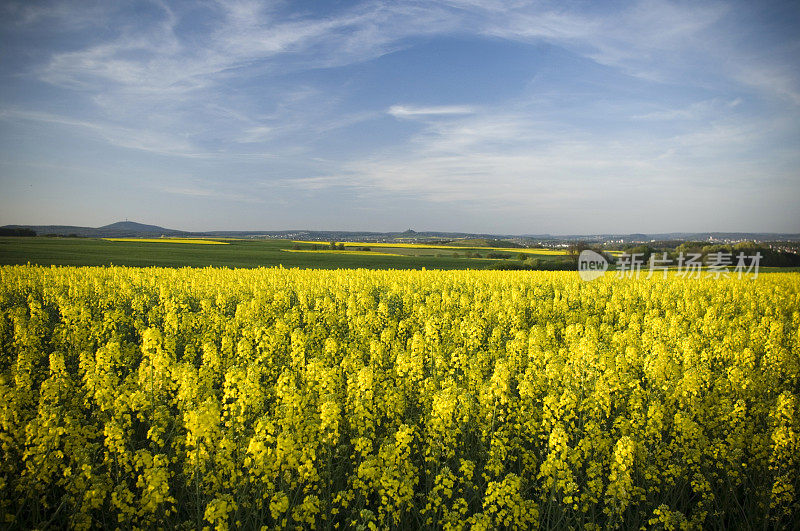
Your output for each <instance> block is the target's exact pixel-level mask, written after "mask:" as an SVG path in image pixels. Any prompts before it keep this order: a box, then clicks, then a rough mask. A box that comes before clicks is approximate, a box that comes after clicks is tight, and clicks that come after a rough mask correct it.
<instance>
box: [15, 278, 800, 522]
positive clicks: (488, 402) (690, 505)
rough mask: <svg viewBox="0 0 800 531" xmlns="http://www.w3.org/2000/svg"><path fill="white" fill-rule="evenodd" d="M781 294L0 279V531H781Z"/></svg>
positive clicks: (791, 513)
mask: <svg viewBox="0 0 800 531" xmlns="http://www.w3.org/2000/svg"><path fill="white" fill-rule="evenodd" d="M799 396H800V275H799V274H792V273H790V274H763V275H761V276H760V277H759V278H758V279H757V280H737V279H720V280H713V279H701V280H687V279H675V278H670V279H666V280H664V279H650V280H645V279H616V278H607V279H600V280H596V281H594V282H591V283H585V282H581V281H580V280H579V279H578V277H577V275H576V274H574V273H569V272H564V273H561V272H534V273H528V272H525V273H521V272H501V271H491V272H490V271H486V272H474V271H471V272H470V271H451V272H441V271H404V272H399V271H362V270H351V271H308V270H285V269H260V270H225V269H199V270H198V269H194V270H192V269H177V270H176V269H134V268H120V267H110V268H49V269H48V268H39V267H31V266H21V267H2V268H0V521H2V522H3V523H2V524H0V525H3V526H11V527H24V528H34V527H36V528H44V527H48V526H50V527H64V526H69V527H76V528H90V527H110V528H114V527H120V528H123V529H127V528H137V527H138V528H151V527H164V528H190V529H193V528H203V527H206V526H208V527H210V528H216V529H226V528H228V527H229V526H232V527H244V528H262V526H266V527H267V528H284V527H288V528H327V529H336V528H338V529H343V528H359V529H376V528H409V527H411V528H431V529H438V528H442V529H461V528H473V529H487V528H510V529H529V528H535V527H539V526H540V527H575V528H589V529H591V528H601V527H602V528H605V527H624V528H634V527H636V528H639V527H642V526H645V527H648V528H661V529H685V528H701V527H718V528H723V527H725V528H727V527H765V526H767V527H781V526H789V525H791V523H792V522H793V521H794V520H793V518H795V517H796V516H797V514H798V512H800V511H798V509H800V504H798V500H799V499H800V493H798V488H800V472H798V471H799V470H800V441H799V440H798V434H799V433H800V403H798V397H799Z"/></svg>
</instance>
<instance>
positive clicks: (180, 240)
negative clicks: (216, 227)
mask: <svg viewBox="0 0 800 531" xmlns="http://www.w3.org/2000/svg"><path fill="white" fill-rule="evenodd" d="M103 239H104V240H106V241H109V242H134V243H196V244H198V245H229V244H228V242H218V241H215V240H203V239H200V238H103Z"/></svg>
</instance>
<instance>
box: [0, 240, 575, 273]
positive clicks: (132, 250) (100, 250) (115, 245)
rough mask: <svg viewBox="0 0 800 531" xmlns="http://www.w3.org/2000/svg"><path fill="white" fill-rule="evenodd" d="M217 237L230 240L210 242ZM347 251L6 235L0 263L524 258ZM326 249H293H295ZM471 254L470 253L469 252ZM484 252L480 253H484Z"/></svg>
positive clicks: (471, 264) (456, 265)
mask: <svg viewBox="0 0 800 531" xmlns="http://www.w3.org/2000/svg"><path fill="white" fill-rule="evenodd" d="M209 240H217V241H219V242H224V243H226V244H227V245H207V244H203V242H208V241H209ZM358 245H359V247H353V244H348V247H347V248H346V249H345V250H337V251H330V250H329V249H330V247H329V245H328V244H327V243H326V242H319V243H316V244H313V243H307V242H303V243H298V242H293V241H291V240H236V239H215V238H204V239H203V240H199V241H198V242H197V245H194V244H192V243H188V242H187V240H186V239H180V240H175V241H170V240H169V239H163V240H160V239H159V240H154V239H141V240H137V239H133V238H130V239H129V238H126V239H124V240H117V241H110V240H105V239H96V238H63V237H56V238H50V237H35V238H34V237H31V238H18V237H8V238H0V265H15V264H27V263H31V264H36V265H43V266H51V265H56V266H59V265H65V266H102V265H112V264H113V265H121V266H134V267H148V266H158V267H209V266H212V267H248V268H253V267H277V266H283V267H287V268H290V267H303V268H315V269H340V268H367V269H421V268H423V267H424V268H427V269H485V268H487V267H490V266H492V265H496V264H497V263H499V262H504V261H506V262H517V263H520V262H519V251H517V250H515V249H508V250H504V251H505V252H503V254H504V255H507V256H508V257H509V258H507V259H497V258H488V257H487V254H489V253H491V252H496V251H494V250H492V249H486V248H479V247H475V248H459V249H442V248H436V247H434V246H431V247H426V246H424V245H408V246H407V247H391V248H389V247H382V246H380V244H376V245H375V247H374V248H370V251H364V250H362V248H361V246H363V247H369V246H370V244H369V243H363V244H358ZM298 250H303V251H314V250H319V251H320V252H293V251H298ZM467 255H469V257H468V256H467ZM478 255H479V256H480V257H478ZM525 256H526V257H529V258H540V259H542V260H558V259H562V258H563V257H560V256H554V255H552V254H541V255H540V254H534V253H532V252H531V251H530V250H527V252H526V253H525Z"/></svg>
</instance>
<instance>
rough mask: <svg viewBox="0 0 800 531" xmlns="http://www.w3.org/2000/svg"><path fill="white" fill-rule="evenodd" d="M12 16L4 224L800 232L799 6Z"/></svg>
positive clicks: (5, 40)
mask: <svg viewBox="0 0 800 531" xmlns="http://www.w3.org/2000/svg"><path fill="white" fill-rule="evenodd" d="M0 15H2V17H0V38H2V46H0V59H2V60H1V61H0V78H1V79H2V84H0V146H2V147H0V150H2V151H1V153H2V157H1V158H0V186H1V187H2V191H3V193H2V194H0V225H5V224H21V225H25V224H27V225H76V226H88V227H100V226H103V225H107V224H109V223H113V222H116V221H119V220H122V219H125V218H126V217H127V218H128V219H138V220H141V221H140V222H141V223H146V224H153V225H159V226H162V227H166V228H173V229H177V230H186V231H209V230H237V231H238V230H260V231H280V230H340V231H373V232H389V231H402V230H405V229H406V228H409V227H411V228H413V229H414V230H416V231H419V232H423V231H438V232H464V233H485V234H552V235H577V234H630V233H644V234H651V233H670V232H689V233H694V232H750V233H754V232H762V233H800V217H799V216H797V214H796V210H797V207H796V203H797V200H798V199H800V172H798V168H799V167H800V149H798V148H799V147H800V64H798V62H797V59H796V58H797V57H798V52H800V37H798V35H800V31H798V29H800V4H797V3H796V2H788V1H785V2H777V1H774V2H764V3H758V4H754V3H751V2H744V1H739V2H703V3H690V2H669V1H662V0H645V1H636V2H625V3H623V2H610V3H605V2H604V3H594V2H574V3H558V2H552V3H548V2H524V1H520V2H516V1H515V2H503V1H499V0H497V1H494V0H488V1H479V0H448V1H432V2H424V3H419V2H412V1H400V2H351V1H343V2H340V1H331V2H257V1H231V2H202V3H197V2H162V1H160V0H154V1H149V2H138V1H136V2H115V3H108V2H99V1H98V2H91V1H89V2H83V1H59V2H53V1H51V2H42V3H36V4H32V3H30V2H22V1H11V2H5V3H3V5H2V6H0ZM698 228H700V230H698Z"/></svg>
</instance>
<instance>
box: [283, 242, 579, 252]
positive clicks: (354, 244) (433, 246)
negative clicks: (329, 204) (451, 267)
mask: <svg viewBox="0 0 800 531" xmlns="http://www.w3.org/2000/svg"><path fill="white" fill-rule="evenodd" d="M292 243H302V244H306V245H328V242H311V241H299V240H293V241H292ZM336 243H343V244H344V246H345V247H386V248H398V249H451V250H454V251H457V250H462V251H470V250H473V249H480V250H482V251H483V250H486V251H500V252H506V253H517V254H519V253H526V254H549V255H558V256H560V255H565V254H567V251H566V250H563V251H561V250H558V249H544V248H537V249H533V248H530V247H479V246H472V247H470V246H466V245H464V246H462V245H436V244H427V243H371V242H336Z"/></svg>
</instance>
